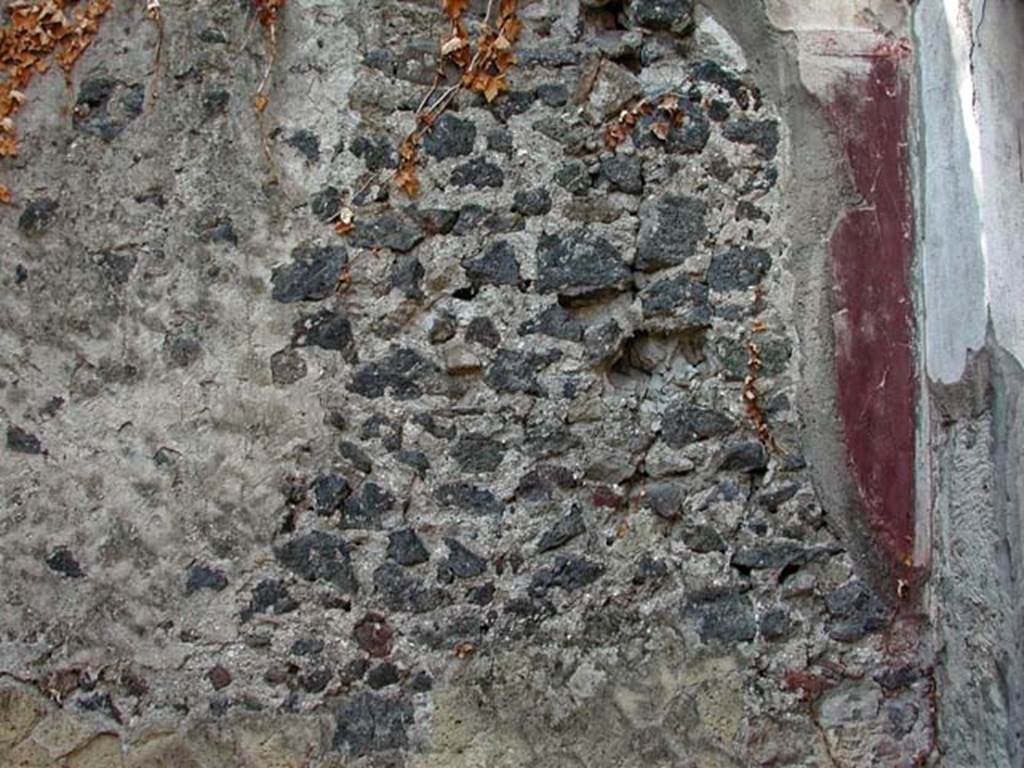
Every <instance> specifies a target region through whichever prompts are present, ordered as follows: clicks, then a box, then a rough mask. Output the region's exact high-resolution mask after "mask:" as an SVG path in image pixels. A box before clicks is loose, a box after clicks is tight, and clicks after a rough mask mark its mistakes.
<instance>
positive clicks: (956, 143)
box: [914, 0, 1024, 765]
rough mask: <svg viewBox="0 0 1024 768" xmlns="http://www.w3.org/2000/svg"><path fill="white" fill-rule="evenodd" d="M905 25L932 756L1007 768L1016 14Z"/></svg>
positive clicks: (926, 11)
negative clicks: (909, 29) (919, 324)
mask: <svg viewBox="0 0 1024 768" xmlns="http://www.w3.org/2000/svg"><path fill="white" fill-rule="evenodd" d="M914 22H915V23H914V28H915V38H916V43H917V45H918V48H919V50H920V57H919V80H920V83H921V88H920V91H921V95H920V102H921V103H920V120H919V122H920V126H919V137H918V151H917V155H918V162H917V172H918V175H919V181H918V187H919V190H920V191H919V196H920V198H921V205H919V217H920V226H919V242H918V259H919V263H920V269H919V271H920V279H921V283H922V285H921V303H922V304H923V316H924V323H923V328H922V331H923V334H922V335H923V339H922V354H923V357H924V364H923V365H922V368H923V370H924V374H925V379H924V382H923V384H924V389H923V395H924V396H923V398H922V417H921V430H920V431H921V433H922V434H921V437H922V438H923V444H924V445H926V446H927V448H928V451H927V455H928V456H929V457H930V460H928V461H924V462H922V463H921V465H920V467H919V474H920V477H921V481H920V482H919V487H921V488H923V489H928V491H929V493H928V494H927V496H925V497H923V498H922V499H921V502H922V503H921V505H920V511H919V514H920V516H921V521H922V523H923V524H924V525H927V526H930V527H931V528H932V529H933V531H934V536H932V537H930V538H931V539H933V546H934V552H933V567H932V572H933V573H932V579H931V585H930V592H931V596H930V603H931V613H932V614H933V616H934V618H935V622H934V624H935V631H936V636H937V642H936V648H937V649H939V656H938V659H937V661H938V674H937V682H938V685H939V687H940V691H941V694H942V695H941V696H940V698H939V704H940V706H939V712H938V715H939V726H940V727H939V728H938V733H939V747H940V748H941V750H942V753H943V754H944V755H945V756H946V759H947V760H948V761H949V762H950V763H951V764H953V765H972V764H983V763H985V764H994V765H1021V763H1022V761H1024V727H1022V722H1024V684H1022V681H1024V631H1022V630H1024V601H1022V594H1021V584H1022V583H1024V528H1022V516H1024V504H1022V498H1024V473H1022V469H1024V435H1022V434H1021V423H1022V421H1021V400H1022V397H1024V369H1022V366H1021V360H1022V355H1024V310H1022V303H1021V302H1020V300H1019V296H1018V295H1017V293H1018V291H1019V286H1020V284H1021V279H1022V278H1024V261H1022V259H1021V254H1020V242H1021V237H1022V235H1024V215H1022V214H1024V159H1022V144H1021V138H1020V137H1021V135H1022V131H1024V88H1022V85H1021V83H1022V82H1024V81H1022V78H1024V61H1022V59H1021V57H1020V50H1021V48H1022V46H1024V7H1022V6H1021V4H1020V3H1012V2H968V1H967V0H962V1H960V2H944V3H933V4H922V5H921V6H920V7H918V8H917V9H916V11H915V18H914ZM940 72H946V73H947V74H946V76H944V77H939V76H938V74H937V73H940Z"/></svg>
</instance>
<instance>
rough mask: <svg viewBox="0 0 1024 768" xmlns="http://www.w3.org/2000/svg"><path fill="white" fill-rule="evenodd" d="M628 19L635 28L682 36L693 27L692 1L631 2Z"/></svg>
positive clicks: (649, 0)
mask: <svg viewBox="0 0 1024 768" xmlns="http://www.w3.org/2000/svg"><path fill="white" fill-rule="evenodd" d="M628 18H629V21H630V23H631V24H632V25H635V26H639V27H646V28H647V29H657V30H666V31H669V32H672V33H674V34H677V35H684V34H686V33H687V32H689V31H690V29H691V28H692V27H693V0H633V2H632V3H630V5H629V14H628Z"/></svg>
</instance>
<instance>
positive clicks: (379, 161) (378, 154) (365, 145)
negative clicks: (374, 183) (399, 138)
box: [349, 136, 398, 171]
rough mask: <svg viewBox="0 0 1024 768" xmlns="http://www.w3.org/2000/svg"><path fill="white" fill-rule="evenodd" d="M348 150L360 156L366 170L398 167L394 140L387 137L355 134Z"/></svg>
mask: <svg viewBox="0 0 1024 768" xmlns="http://www.w3.org/2000/svg"><path fill="white" fill-rule="evenodd" d="M349 152H351V153H352V154H353V155H355V156H356V157H359V158H362V160H363V163H365V164H366V170H368V171H380V170H383V169H385V168H397V167H398V152H397V151H395V142H393V141H391V140H390V139H389V138H387V137H380V138H373V137H366V136H357V137H356V138H354V139H353V140H352V144H351V146H350V147H349Z"/></svg>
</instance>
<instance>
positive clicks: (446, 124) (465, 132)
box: [423, 112, 476, 160]
mask: <svg viewBox="0 0 1024 768" xmlns="http://www.w3.org/2000/svg"><path fill="white" fill-rule="evenodd" d="M475 141H476V125H474V124H473V122H472V121H471V120H463V119H461V118H458V117H456V116H455V115H453V114H452V113H451V112H445V113H444V114H442V115H441V116H440V117H439V118H437V120H435V121H434V125H433V127H432V128H431V129H430V131H429V132H428V133H427V134H426V135H425V136H424V137H423V149H424V151H425V152H426V153H427V154H428V155H430V156H431V157H434V158H436V159H438V160H445V159H447V158H449V157H459V156H461V155H468V154H470V153H471V152H472V151H473V142H475Z"/></svg>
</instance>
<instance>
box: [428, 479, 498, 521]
mask: <svg viewBox="0 0 1024 768" xmlns="http://www.w3.org/2000/svg"><path fill="white" fill-rule="evenodd" d="M434 498H435V499H437V501H438V502H440V503H441V504H442V505H444V506H446V507H458V508H459V509H462V510H465V511H466V512H472V513H473V514H477V515H500V514H501V510H502V504H501V502H500V501H499V500H498V499H497V498H496V497H495V496H494V494H493V493H491V492H490V491H488V490H487V489H485V488H478V487H477V486H475V485H469V484H468V483H449V484H447V485H442V486H440V487H439V488H438V489H437V490H436V491H434Z"/></svg>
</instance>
